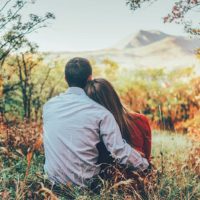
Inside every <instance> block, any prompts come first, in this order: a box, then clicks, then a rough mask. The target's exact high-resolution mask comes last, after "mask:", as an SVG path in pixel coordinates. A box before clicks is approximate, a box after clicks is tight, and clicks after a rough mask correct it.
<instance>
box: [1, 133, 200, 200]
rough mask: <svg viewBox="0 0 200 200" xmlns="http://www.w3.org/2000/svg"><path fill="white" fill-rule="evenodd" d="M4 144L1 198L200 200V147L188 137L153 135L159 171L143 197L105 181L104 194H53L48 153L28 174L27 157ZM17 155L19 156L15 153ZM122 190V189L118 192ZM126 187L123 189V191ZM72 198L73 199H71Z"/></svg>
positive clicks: (35, 161) (37, 159) (67, 189)
mask: <svg viewBox="0 0 200 200" xmlns="http://www.w3.org/2000/svg"><path fill="white" fill-rule="evenodd" d="M2 144H3V143H0V145H1V149H0V199H3V200H6V199H9V200H10V199H11V200H12V199H52V200H56V199H71V198H72V197H73V198H74V199H80V200H83V199H91V200H93V199H96V200H97V199H114V200H120V199H154V200H162V199H163V200H174V199H181V200H186V199H187V200H190V199H191V200H193V199H194V200H196V199H200V174H199V168H200V162H199V157H200V148H199V144H198V143H193V142H192V141H190V139H189V138H188V137H187V136H186V135H181V134H176V133H167V132H162V133H161V132H159V131H154V132H153V149H152V155H153V164H154V165H155V166H156V168H157V171H158V173H157V176H156V182H155V183H154V184H155V185H154V187H153V189H147V190H145V192H146V194H145V196H141V195H140V193H139V192H138V191H135V190H134V188H133V189H132V190H131V191H130V190H129V192H127V191H126V190H125V189H124V188H126V187H128V185H130V180H125V181H124V182H121V183H119V184H122V185H123V187H116V185H109V183H107V182H103V187H102V190H101V191H100V194H94V193H92V192H91V191H89V190H85V189H84V190H83V189H80V188H76V187H73V186H70V185H68V186H65V187H63V189H62V190H60V192H57V193H56V192H55V191H51V186H50V185H49V182H48V180H47V177H46V175H44V173H43V164H44V154H43V151H42V150H40V151H37V152H36V153H35V154H34V155H33V158H32V161H31V165H30V168H29V171H28V174H27V175H26V171H27V158H26V156H23V155H22V154H20V153H18V154H17V153H16V152H17V151H18V150H17V149H12V148H11V149H9V151H7V150H6V148H5V147H3V145H2ZM13 152H15V153H13ZM115 188H121V189H115ZM122 188H123V190H122ZM69 195H70V197H69Z"/></svg>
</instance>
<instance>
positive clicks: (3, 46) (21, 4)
mask: <svg viewBox="0 0 200 200" xmlns="http://www.w3.org/2000/svg"><path fill="white" fill-rule="evenodd" d="M30 3H34V1H33V0H3V2H2V3H1V5H0V68H1V67H2V65H3V64H4V61H5V59H6V57H7V56H8V55H9V54H10V52H12V51H15V50H19V49H20V48H21V47H22V46H23V44H24V43H26V42H27V40H26V35H28V34H30V33H32V32H34V31H35V30H37V29H40V28H42V27H45V26H46V25H47V24H46V21H47V20H48V19H54V18H55V17H54V15H53V14H52V13H50V12H48V13H46V14H45V15H44V16H38V15H35V14H32V13H31V14H30V15H29V19H28V21H24V19H23V17H22V14H21V11H22V10H23V9H24V8H25V7H26V6H28V5H29V4H30Z"/></svg>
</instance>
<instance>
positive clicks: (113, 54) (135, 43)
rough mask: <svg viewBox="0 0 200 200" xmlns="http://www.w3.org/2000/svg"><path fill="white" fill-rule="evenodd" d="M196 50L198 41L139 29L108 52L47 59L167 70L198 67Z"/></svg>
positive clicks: (52, 55) (56, 55) (61, 54)
mask: <svg viewBox="0 0 200 200" xmlns="http://www.w3.org/2000/svg"><path fill="white" fill-rule="evenodd" d="M197 48H200V40H198V39H194V38H193V39H192V38H186V37H182V36H174V35H169V34H166V33H163V32H160V31H144V30H141V31H139V32H138V33H136V34H132V35H130V36H128V37H127V38H124V39H123V40H121V41H120V42H119V43H118V44H116V45H114V46H112V47H111V48H108V49H103V50H98V51H86V52H57V53H49V54H48V56H47V57H48V58H49V59H51V60H52V59H64V60H68V59H70V58H72V57H75V56H83V57H87V58H89V59H93V60H95V61H96V62H97V63H101V61H102V60H104V59H105V58H109V59H111V60H114V61H116V62H117V63H118V64H119V65H120V66H122V67H127V68H136V67H137V68H138V67H140V68H141V67H143V68H145V67H166V68H168V69H169V70H170V69H173V68H175V67H185V66H191V65H196V66H197V65H199V60H197V59H196V56H195V53H194V52H195V50H196V49H197Z"/></svg>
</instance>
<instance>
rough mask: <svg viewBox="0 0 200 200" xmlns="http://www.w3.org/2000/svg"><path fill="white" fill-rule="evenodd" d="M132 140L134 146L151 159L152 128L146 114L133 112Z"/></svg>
mask: <svg viewBox="0 0 200 200" xmlns="http://www.w3.org/2000/svg"><path fill="white" fill-rule="evenodd" d="M131 115H132V118H133V123H132V130H133V131H132V133H131V140H132V141H131V142H132V144H133V148H135V149H136V150H137V151H139V152H141V153H143V154H144V156H145V158H147V160H148V161H150V160H151V143H152V141H151V128H150V125H149V121H148V119H147V117H146V116H144V115H142V114H139V113H133V114H131Z"/></svg>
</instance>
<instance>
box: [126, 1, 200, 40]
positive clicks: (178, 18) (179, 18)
mask: <svg viewBox="0 0 200 200" xmlns="http://www.w3.org/2000/svg"><path fill="white" fill-rule="evenodd" d="M156 1H158V0H126V4H127V5H128V6H129V7H130V9H131V10H134V11H135V10H137V9H139V8H141V7H142V6H143V5H145V4H152V3H155V2H156ZM199 9H200V0H177V1H176V2H175V3H174V5H173V7H172V9H171V12H170V13H169V14H167V16H165V17H164V18H163V20H164V23H167V22H168V23H171V22H175V23H177V24H182V25H183V26H184V28H185V30H186V32H188V33H190V34H192V35H198V36H200V21H198V24H197V25H194V21H195V19H194V18H193V19H192V20H188V16H189V15H190V14H191V13H192V12H195V11H197V12H198V11H199Z"/></svg>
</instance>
